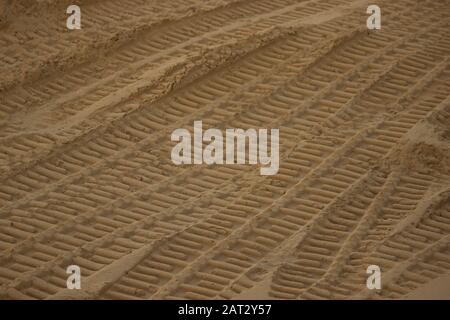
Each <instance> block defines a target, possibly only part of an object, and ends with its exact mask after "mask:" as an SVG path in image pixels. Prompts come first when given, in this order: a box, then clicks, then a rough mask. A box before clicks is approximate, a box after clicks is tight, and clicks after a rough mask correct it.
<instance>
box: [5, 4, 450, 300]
mask: <svg viewBox="0 0 450 320" xmlns="http://www.w3.org/2000/svg"><path fill="white" fill-rule="evenodd" d="M374 2H375V3H376V4H377V5H379V6H380V7H381V10H382V29H381V30H376V31H370V32H369V31H368V29H367V26H366V19H367V17H368V14H367V13H366V9H367V6H368V4H370V2H368V1H361V0H355V1H353V0H170V1H161V0H82V1H75V0H73V1H69V0H33V1H32V0H0V299H61V298H64V299H78V298H92V299H133V298H135V299H136V298H137V299H173V298H187V299H248V298H261V299H355V298H363V299H391V298H400V299H406V298H446V299H449V298H450V58H449V57H450V32H449V31H450V1H444V0H441V1H438V0H428V1H414V0H395V1H393V0H386V1H374ZM69 4H77V5H79V6H80V8H81V10H82V20H81V24H82V29H81V30H72V31H70V30H68V29H67V28H66V19H67V17H68V15H67V14H66V8H67V6H68V5H69ZM195 120H202V121H203V127H204V128H220V129H225V128H244V129H245V128H279V130H280V169H279V172H278V174H276V175H272V176H262V175H260V170H259V169H260V168H259V167H258V166H257V165H256V166H255V165H209V166H207V165H181V166H177V165H174V164H173V163H172V161H171V158H170V154H171V149H172V147H173V146H174V143H173V142H171V141H170V135H171V132H172V131H173V130H175V129H176V128H192V124H193V121H195ZM69 265H78V266H80V268H81V273H82V282H81V283H82V287H81V289H80V290H69V289H67V288H66V280H67V277H68V275H67V274H66V268H67V267H68V266H69ZM369 265H378V266H379V267H380V268H381V271H382V289H381V290H368V289H367V287H366V279H367V277H368V275H367V273H366V269H367V267H368V266H369Z"/></svg>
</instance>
